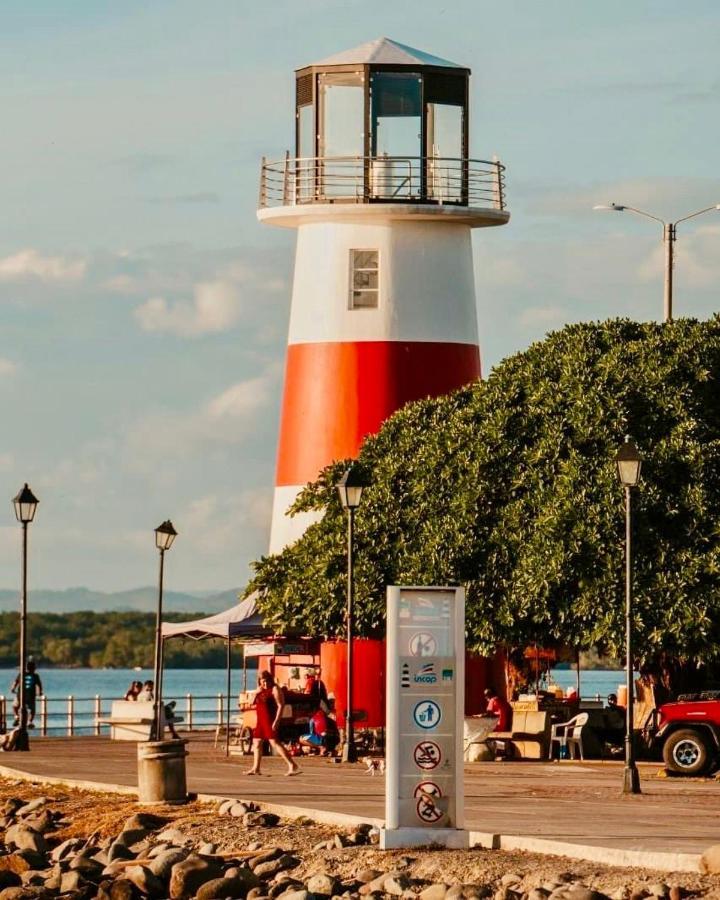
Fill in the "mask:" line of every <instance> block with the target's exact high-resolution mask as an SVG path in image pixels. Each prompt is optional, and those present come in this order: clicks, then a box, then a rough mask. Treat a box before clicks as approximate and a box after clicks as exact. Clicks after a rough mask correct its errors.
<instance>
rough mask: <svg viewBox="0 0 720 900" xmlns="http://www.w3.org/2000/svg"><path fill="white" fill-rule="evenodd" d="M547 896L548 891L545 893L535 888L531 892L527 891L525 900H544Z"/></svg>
mask: <svg viewBox="0 0 720 900" xmlns="http://www.w3.org/2000/svg"><path fill="white" fill-rule="evenodd" d="M549 896H550V892H549V891H546V890H544V889H543V888H541V887H536V888H533V889H532V890H531V891H528V895H527V900H545V898H546V897H549Z"/></svg>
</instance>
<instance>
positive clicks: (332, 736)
mask: <svg viewBox="0 0 720 900" xmlns="http://www.w3.org/2000/svg"><path fill="white" fill-rule="evenodd" d="M338 737H339V736H338V733H337V726H336V725H335V723H334V722H333V720H332V719H331V718H330V717H329V716H327V715H326V714H325V712H324V711H323V710H322V709H320V707H318V708H317V709H316V710H315V712H314V713H313V715H312V717H311V719H310V722H309V732H308V734H304V735H303V736H302V737H301V738H300V744H301V746H303V747H309V748H310V749H311V750H318V751H321V752H322V753H323V755H325V754H328V753H332V752H333V750H334V749H335V747H337V744H338Z"/></svg>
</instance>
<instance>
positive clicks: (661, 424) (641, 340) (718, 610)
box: [248, 317, 720, 680]
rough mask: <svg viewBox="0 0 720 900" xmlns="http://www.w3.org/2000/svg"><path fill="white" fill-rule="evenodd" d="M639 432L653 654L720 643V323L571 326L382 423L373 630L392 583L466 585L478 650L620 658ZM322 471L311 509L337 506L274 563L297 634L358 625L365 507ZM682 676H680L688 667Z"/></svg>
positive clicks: (265, 599) (259, 569) (263, 594)
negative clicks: (630, 476)
mask: <svg viewBox="0 0 720 900" xmlns="http://www.w3.org/2000/svg"><path fill="white" fill-rule="evenodd" d="M626 433H630V434H632V436H633V438H634V439H635V441H636V442H637V444H638V446H639V448H640V450H641V452H642V453H643V456H644V460H645V461H644V464H643V470H642V482H641V485H640V487H639V488H638V489H636V490H635V491H634V494H633V497H634V502H635V511H636V514H635V534H634V540H635V564H634V578H635V588H634V590H635V596H636V608H637V619H636V629H637V636H638V640H637V646H638V648H639V653H640V657H641V661H642V662H644V663H646V664H648V665H649V664H650V663H653V664H658V665H662V667H663V668H664V670H665V674H666V677H667V678H671V677H672V676H673V674H674V675H675V676H677V674H678V673H677V671H675V672H674V673H673V671H671V670H672V669H673V666H675V667H677V666H678V665H680V666H685V667H686V668H687V666H688V665H689V666H690V667H691V668H692V667H697V666H702V665H704V664H707V663H711V662H714V661H716V660H717V659H718V657H719V656H720V530H719V523H720V319H718V318H717V317H714V318H712V319H711V320H710V321H707V322H697V321H694V320H679V321H676V322H674V323H672V324H671V325H656V324H650V323H642V324H641V323H636V322H629V321H625V320H623V321H611V322H605V323H593V324H582V325H570V326H567V327H566V328H564V329H563V330H561V331H559V332H556V333H554V334H552V335H550V336H549V337H548V338H546V339H545V340H544V341H542V342H539V343H536V344H533V345H532V346H531V347H530V348H529V349H528V350H526V351H525V352H523V353H518V354H516V355H514V356H512V357H510V358H508V359H506V360H505V361H504V362H502V363H501V364H500V365H499V366H498V367H497V368H496V369H495V370H494V371H493V372H492V373H491V375H490V377H489V378H488V379H487V380H486V381H482V382H478V383H475V384H473V385H470V386H468V387H466V388H463V389H461V390H459V391H457V392H455V393H453V394H452V395H449V396H447V397H443V398H440V399H434V400H426V401H421V402H417V403H413V404H410V405H408V406H406V407H405V408H403V409H402V410H401V411H400V412H398V413H397V414H396V415H395V416H393V417H392V418H391V419H389V420H388V421H387V422H386V423H385V425H384V426H383V428H382V429H381V431H380V432H379V433H378V434H377V435H375V436H373V437H370V438H368V439H367V440H366V441H365V443H364V445H363V447H362V450H361V453H360V457H359V463H360V464H361V465H362V466H363V467H364V468H365V469H366V470H367V473H368V474H369V476H370V479H371V481H372V486H371V487H370V488H369V489H367V490H366V493H365V495H364V497H363V503H362V505H361V507H360V509H359V510H358V512H357V514H356V526H357V527H356V586H357V587H356V589H357V609H358V621H357V627H358V629H359V632H360V633H364V634H366V635H378V634H382V633H383V631H384V608H385V587H386V586H387V585H388V584H454V583H459V584H463V585H465V586H466V588H467V629H468V645H469V647H471V648H472V649H476V650H478V651H480V652H488V651H490V650H492V649H493V648H494V647H496V646H497V645H504V646H507V647H517V646H523V645H524V644H527V643H529V642H533V641H538V642H540V643H542V644H544V645H546V646H552V645H565V646H569V647H573V648H578V649H586V648H590V647H592V646H597V647H598V648H600V650H601V652H603V653H606V654H609V655H613V656H620V655H621V653H622V647H623V640H624V624H623V615H624V605H623V598H624V495H623V492H622V489H621V487H620V485H619V483H618V480H617V475H616V470H615V466H614V456H615V453H616V452H617V449H618V447H619V445H620V443H621V442H622V440H623V436H624V435H625V434H626ZM348 462H349V461H347V460H344V461H338V462H337V463H335V464H333V465H331V466H329V467H328V468H326V469H325V470H324V471H323V472H321V473H320V476H319V478H318V480H317V481H316V482H315V483H313V484H310V485H308V486H307V487H306V488H305V489H304V491H303V492H302V493H301V495H300V496H299V498H298V500H297V502H296V504H295V507H294V509H295V510H296V511H301V510H310V509H315V510H318V509H323V510H325V515H324V517H323V518H322V519H321V521H319V522H318V523H316V524H314V525H312V526H311V527H310V528H308V530H307V531H306V533H305V535H304V536H303V537H302V538H301V540H299V541H298V542H297V543H296V544H294V545H293V546H291V547H288V548H286V549H285V550H284V551H283V552H282V553H281V554H279V555H275V556H268V557H264V558H262V559H261V560H259V561H258V562H256V563H255V577H254V580H253V581H252V583H251V584H250V585H249V587H248V592H250V591H252V590H254V589H259V591H260V598H261V599H260V603H261V608H262V612H263V614H264V616H265V617H266V618H267V619H268V620H269V621H271V622H272V623H273V624H275V625H276V626H277V628H278V629H279V630H284V629H288V628H301V629H302V630H304V631H312V632H316V633H318V634H328V635H332V634H342V630H343V615H344V603H345V566H346V557H345V552H346V550H345V534H346V518H345V514H344V512H343V510H342V508H341V506H340V503H339V500H338V497H337V492H336V490H335V487H334V485H335V484H336V482H337V481H338V479H339V477H340V475H341V473H342V471H343V469H344V468H345V466H346V465H347V464H348ZM676 680H677V679H676Z"/></svg>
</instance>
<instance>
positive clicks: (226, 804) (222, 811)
mask: <svg viewBox="0 0 720 900" xmlns="http://www.w3.org/2000/svg"><path fill="white" fill-rule="evenodd" d="M236 803H237V800H235V798H234V797H231V798H230V799H229V800H222V801H221V802H220V805H219V806H218V810H217V814H218V815H219V816H227V815H229V814H230V810H231V809H232V808H233V806H235V804H236Z"/></svg>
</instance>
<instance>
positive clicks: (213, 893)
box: [195, 876, 248, 900]
mask: <svg viewBox="0 0 720 900" xmlns="http://www.w3.org/2000/svg"><path fill="white" fill-rule="evenodd" d="M247 890H248V888H247V884H246V883H245V882H244V881H243V880H242V878H228V877H227V876H225V877H224V878H213V879H212V880H210V881H206V882H205V884H204V885H203V886H202V887H201V888H200V890H199V891H198V892H197V894H196V895H195V896H196V897H197V900H223V898H225V897H231V898H236V897H244V896H245V895H246V893H247Z"/></svg>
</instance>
